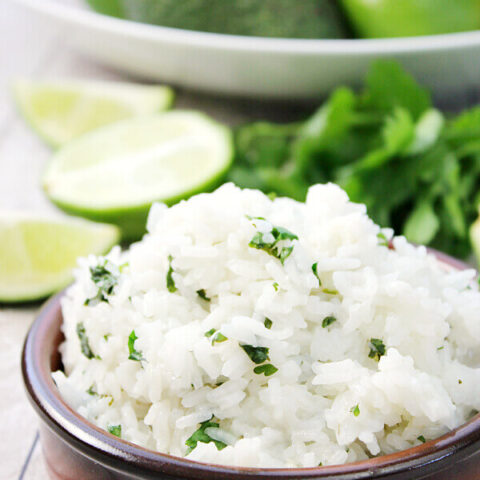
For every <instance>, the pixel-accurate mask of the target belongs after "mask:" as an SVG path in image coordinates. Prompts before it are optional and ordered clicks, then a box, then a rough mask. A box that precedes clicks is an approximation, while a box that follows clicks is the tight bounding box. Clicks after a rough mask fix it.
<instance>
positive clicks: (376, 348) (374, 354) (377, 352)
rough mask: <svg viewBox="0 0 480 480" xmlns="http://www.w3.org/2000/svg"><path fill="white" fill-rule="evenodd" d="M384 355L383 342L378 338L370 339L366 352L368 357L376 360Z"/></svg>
mask: <svg viewBox="0 0 480 480" xmlns="http://www.w3.org/2000/svg"><path fill="white" fill-rule="evenodd" d="M383 355H385V344H384V343H383V341H382V340H380V339H379V338H371V339H370V353H369V354H368V357H369V358H373V359H374V360H376V361H377V362H378V361H379V360H380V357H382V356H383Z"/></svg>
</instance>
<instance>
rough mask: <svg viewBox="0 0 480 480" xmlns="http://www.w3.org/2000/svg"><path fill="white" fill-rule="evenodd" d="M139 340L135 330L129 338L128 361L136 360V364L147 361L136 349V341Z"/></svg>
mask: <svg viewBox="0 0 480 480" xmlns="http://www.w3.org/2000/svg"><path fill="white" fill-rule="evenodd" d="M137 339H138V337H137V335H136V334H135V330H132V332H131V333H130V335H129V337H128V359H129V360H135V361H136V362H141V361H142V360H145V359H144V358H143V354H142V352H140V351H139V350H136V349H135V341H136V340H137Z"/></svg>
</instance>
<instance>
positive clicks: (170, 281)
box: [167, 255, 177, 293]
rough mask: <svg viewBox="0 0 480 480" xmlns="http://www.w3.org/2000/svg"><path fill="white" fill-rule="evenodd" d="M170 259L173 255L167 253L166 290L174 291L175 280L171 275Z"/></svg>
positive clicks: (175, 289) (175, 288)
mask: <svg viewBox="0 0 480 480" xmlns="http://www.w3.org/2000/svg"><path fill="white" fill-rule="evenodd" d="M172 260H173V257H172V256H171V255H169V256H168V272H167V290H168V291H169V292H170V293H174V292H176V291H177V287H176V285H175V280H173V276H172V274H173V267H172Z"/></svg>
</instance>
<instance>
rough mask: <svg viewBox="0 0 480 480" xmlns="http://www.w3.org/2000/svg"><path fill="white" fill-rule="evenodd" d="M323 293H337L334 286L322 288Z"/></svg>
mask: <svg viewBox="0 0 480 480" xmlns="http://www.w3.org/2000/svg"><path fill="white" fill-rule="evenodd" d="M322 292H323V293H326V294H327V295H338V293H339V292H338V290H335V289H334V288H323V289H322Z"/></svg>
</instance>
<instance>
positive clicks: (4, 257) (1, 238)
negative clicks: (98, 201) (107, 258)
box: [0, 213, 119, 303]
mask: <svg viewBox="0 0 480 480" xmlns="http://www.w3.org/2000/svg"><path fill="white" fill-rule="evenodd" d="M118 240H119V232H118V229H117V228H116V227H114V226H113V225H103V224H99V223H93V222H87V221H85V220H78V219H75V220H72V219H67V220H65V219H59V220H56V219H41V218H40V219H39V218H37V217H35V216H28V215H24V214H14V213H3V214H1V213H0V302H2V303H13V302H24V301H32V300H38V299H41V298H44V297H47V296H48V295H50V294H52V293H54V292H56V291H58V290H60V289H62V288H63V287H65V286H66V285H68V284H69V283H70V281H71V280H72V268H74V267H75V266H76V261H77V258H78V257H80V256H85V255H89V254H91V253H93V254H97V255H98V254H102V253H106V252H107V251H108V250H110V248H111V247H112V246H113V245H114V244H116V243H117V242H118Z"/></svg>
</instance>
